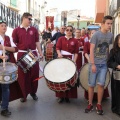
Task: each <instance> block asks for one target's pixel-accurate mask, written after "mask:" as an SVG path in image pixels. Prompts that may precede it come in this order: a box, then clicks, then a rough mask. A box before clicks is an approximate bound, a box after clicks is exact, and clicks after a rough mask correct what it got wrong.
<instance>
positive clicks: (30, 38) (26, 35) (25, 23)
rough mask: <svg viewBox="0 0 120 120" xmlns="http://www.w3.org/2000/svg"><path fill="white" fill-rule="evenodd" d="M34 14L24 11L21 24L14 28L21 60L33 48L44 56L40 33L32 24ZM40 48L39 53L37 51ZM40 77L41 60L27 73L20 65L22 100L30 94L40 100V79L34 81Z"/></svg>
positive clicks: (14, 36)
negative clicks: (38, 95) (38, 92)
mask: <svg viewBox="0 0 120 120" xmlns="http://www.w3.org/2000/svg"><path fill="white" fill-rule="evenodd" d="M31 21H32V15H31V14H30V13H27V12H26V13H24V14H23V15H22V18H21V22H22V23H21V25H20V26H18V27H17V28H15V29H14V30H13V33H12V37H13V41H14V43H15V44H16V46H17V48H18V54H17V59H18V60H19V59H20V58H21V57H22V56H23V55H24V54H25V53H26V52H27V50H28V49H30V50H32V52H33V54H35V55H36V56H38V54H39V55H40V57H43V54H42V52H41V48H40V43H39V34H38V31H37V29H36V28H34V27H33V26H31ZM36 49H37V50H38V53H37V51H36ZM38 77H39V62H36V64H35V65H34V66H33V67H32V68H30V70H29V71H27V73H24V72H23V70H22V69H21V68H20V67H19V66H18V82H19V84H20V87H21V89H22V94H23V96H24V97H23V98H21V99H20V101H21V102H25V101H26V98H27V95H28V94H30V95H31V97H32V98H33V100H38V97H37V95H36V92H37V88H38V81H36V82H33V80H35V79H36V78H38Z"/></svg>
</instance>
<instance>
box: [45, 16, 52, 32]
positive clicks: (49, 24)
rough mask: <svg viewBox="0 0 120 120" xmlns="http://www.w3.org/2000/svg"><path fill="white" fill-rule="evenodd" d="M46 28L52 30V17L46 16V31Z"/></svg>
mask: <svg viewBox="0 0 120 120" xmlns="http://www.w3.org/2000/svg"><path fill="white" fill-rule="evenodd" d="M48 28H50V29H51V30H53V29H54V16H46V30H47V29H48Z"/></svg>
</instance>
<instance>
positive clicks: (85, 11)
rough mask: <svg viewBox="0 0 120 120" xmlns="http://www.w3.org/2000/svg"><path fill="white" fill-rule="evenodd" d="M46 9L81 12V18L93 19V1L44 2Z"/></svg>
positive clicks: (66, 0)
mask: <svg viewBox="0 0 120 120" xmlns="http://www.w3.org/2000/svg"><path fill="white" fill-rule="evenodd" d="M46 1H47V7H48V9H50V8H58V10H59V11H64V10H73V9H79V10H81V15H82V16H84V15H85V16H88V17H95V0H46Z"/></svg>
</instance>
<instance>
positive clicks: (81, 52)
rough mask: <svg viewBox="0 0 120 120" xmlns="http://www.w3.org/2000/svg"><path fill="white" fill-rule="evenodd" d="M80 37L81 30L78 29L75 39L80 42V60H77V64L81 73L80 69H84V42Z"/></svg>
mask: <svg viewBox="0 0 120 120" xmlns="http://www.w3.org/2000/svg"><path fill="white" fill-rule="evenodd" d="M80 36H81V31H80V29H76V31H75V38H76V39H77V41H78V47H79V53H78V58H77V61H76V64H77V70H78V71H79V70H80V68H81V67H82V60H83V57H84V56H83V44H84V43H83V41H82V40H81V39H80Z"/></svg>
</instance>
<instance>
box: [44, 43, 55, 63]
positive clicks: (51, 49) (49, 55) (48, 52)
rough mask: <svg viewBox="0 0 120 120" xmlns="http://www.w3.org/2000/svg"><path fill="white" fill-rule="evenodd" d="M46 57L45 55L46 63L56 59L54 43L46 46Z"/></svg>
mask: <svg viewBox="0 0 120 120" xmlns="http://www.w3.org/2000/svg"><path fill="white" fill-rule="evenodd" d="M44 52H45V53H44V55H45V60H46V61H50V60H52V59H53V58H54V53H55V49H54V44H52V43H48V44H47V45H46V48H45V51H44Z"/></svg>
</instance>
